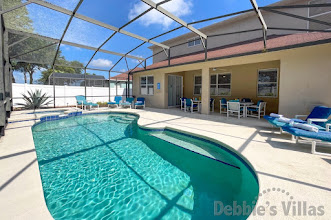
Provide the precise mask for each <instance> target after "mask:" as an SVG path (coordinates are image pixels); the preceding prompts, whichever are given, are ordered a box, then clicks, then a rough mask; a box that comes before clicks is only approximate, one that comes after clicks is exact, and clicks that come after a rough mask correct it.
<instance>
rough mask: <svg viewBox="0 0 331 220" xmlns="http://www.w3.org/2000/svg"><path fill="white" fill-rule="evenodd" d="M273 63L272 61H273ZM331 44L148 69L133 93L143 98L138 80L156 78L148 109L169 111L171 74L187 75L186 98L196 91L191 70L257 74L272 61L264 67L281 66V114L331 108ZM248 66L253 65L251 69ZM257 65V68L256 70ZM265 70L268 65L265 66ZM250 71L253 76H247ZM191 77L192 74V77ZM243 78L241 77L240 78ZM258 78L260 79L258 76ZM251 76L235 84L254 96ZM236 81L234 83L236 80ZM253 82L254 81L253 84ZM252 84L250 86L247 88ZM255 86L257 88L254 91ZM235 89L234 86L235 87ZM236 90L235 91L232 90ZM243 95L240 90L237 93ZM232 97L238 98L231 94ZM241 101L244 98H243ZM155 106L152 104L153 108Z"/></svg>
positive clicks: (304, 112) (268, 106) (135, 85)
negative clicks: (321, 106)
mask: <svg viewBox="0 0 331 220" xmlns="http://www.w3.org/2000/svg"><path fill="white" fill-rule="evenodd" d="M270 61H272V62H270ZM330 61H331V43H328V44H321V45H315V46H307V47H301V48H295V49H288V50H282V51H275V52H266V53H261V54H255V55H249V56H244V57H234V58H228V59H220V60H213V61H207V62H199V63H194V64H187V65H180V66H173V67H167V68H160V69H154V70H148V71H144V72H139V73H134V74H133V81H134V89H133V94H134V95H135V96H140V91H139V77H140V76H142V75H154V76H155V79H154V91H155V94H154V96H145V97H146V99H147V106H153V107H157V108H167V100H166V99H167V98H168V96H167V94H166V92H165V87H166V85H165V78H166V74H169V73H180V72H185V74H184V95H186V94H187V96H188V95H189V94H190V93H193V88H192V89H191V88H189V86H190V85H192V86H193V81H192V84H191V83H190V80H189V78H188V76H190V73H189V71H193V70H195V71H196V73H199V72H200V73H201V69H202V68H214V67H224V68H227V67H231V66H232V68H237V67H235V66H239V67H238V68H239V69H241V70H240V71H239V72H246V73H245V74H252V75H251V77H254V76H253V74H257V73H256V70H254V68H257V63H265V62H270V63H269V64H261V67H263V66H264V65H271V64H272V65H277V63H278V65H279V74H280V76H279V80H280V81H279V107H278V110H279V113H281V114H285V115H287V116H289V117H292V116H294V115H295V114H306V113H309V111H310V109H311V107H312V106H313V105H314V104H318V103H322V104H324V105H327V106H331V86H329V85H330V82H331V78H330V77H331V76H330V75H331V62H330ZM248 64H253V66H249V65H248ZM240 65H248V66H246V68H248V69H249V71H245V70H246V68H245V67H244V66H243V67H240ZM254 66H255V67H254ZM264 67H266V66H264ZM248 72H250V73H248ZM191 75H192V74H191ZM239 76H240V75H238V77H239ZM255 77H257V76H255ZM249 78H250V77H247V78H246V77H245V78H242V79H241V77H239V78H238V79H236V80H235V81H238V84H237V85H236V87H240V86H242V85H245V87H243V88H245V89H244V91H246V90H247V92H249V93H250V94H251V95H252V97H253V95H254V94H256V93H255V92H253V90H254V89H256V88H255V86H253V84H251V83H252V82H254V83H256V78H255V79H252V80H251V79H249ZM233 81H234V80H233ZM250 81H252V82H250ZM158 82H160V83H161V89H160V90H159V91H157V90H156V84H157V83H158ZM248 83H249V84H250V86H249V85H248ZM253 87H254V88H253ZM234 88H235V87H234ZM233 91H235V90H233ZM238 92H240V90H238ZM232 95H233V97H236V96H235V95H238V94H237V93H235V94H232ZM240 98H241V97H240ZM267 102H269V103H270V104H268V105H267V108H268V109H269V108H270V109H273V107H272V104H271V103H272V101H270V100H269V101H267ZM151 103H153V105H151Z"/></svg>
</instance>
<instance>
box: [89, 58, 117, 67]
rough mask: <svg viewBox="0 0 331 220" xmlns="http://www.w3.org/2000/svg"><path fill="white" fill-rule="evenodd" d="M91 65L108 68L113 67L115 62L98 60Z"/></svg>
mask: <svg viewBox="0 0 331 220" xmlns="http://www.w3.org/2000/svg"><path fill="white" fill-rule="evenodd" d="M90 65H91V66H94V67H100V68H106V67H112V66H113V62H112V61H110V60H107V59H96V60H92V61H91V63H90Z"/></svg>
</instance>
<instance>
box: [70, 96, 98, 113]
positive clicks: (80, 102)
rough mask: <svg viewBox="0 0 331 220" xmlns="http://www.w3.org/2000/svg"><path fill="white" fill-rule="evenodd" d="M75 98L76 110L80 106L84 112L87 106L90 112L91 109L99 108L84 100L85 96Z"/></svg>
mask: <svg viewBox="0 0 331 220" xmlns="http://www.w3.org/2000/svg"><path fill="white" fill-rule="evenodd" d="M75 97H76V108H78V106H79V105H81V106H82V109H85V110H86V106H89V108H90V110H91V107H98V108H99V105H98V104H96V103H93V102H87V101H86V99H85V96H83V95H77V96H75Z"/></svg>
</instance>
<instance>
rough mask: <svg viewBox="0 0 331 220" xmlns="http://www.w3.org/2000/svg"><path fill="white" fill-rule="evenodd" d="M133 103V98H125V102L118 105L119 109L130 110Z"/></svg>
mask: <svg viewBox="0 0 331 220" xmlns="http://www.w3.org/2000/svg"><path fill="white" fill-rule="evenodd" d="M133 102H134V98H126V100H125V102H121V103H120V106H121V107H130V108H132V104H133Z"/></svg>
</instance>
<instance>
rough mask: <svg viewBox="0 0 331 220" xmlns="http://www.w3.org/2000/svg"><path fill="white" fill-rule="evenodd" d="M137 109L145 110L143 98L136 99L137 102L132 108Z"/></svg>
mask: <svg viewBox="0 0 331 220" xmlns="http://www.w3.org/2000/svg"><path fill="white" fill-rule="evenodd" d="M137 107H142V108H145V98H143V97H138V98H137V102H136V103H134V108H137Z"/></svg>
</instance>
